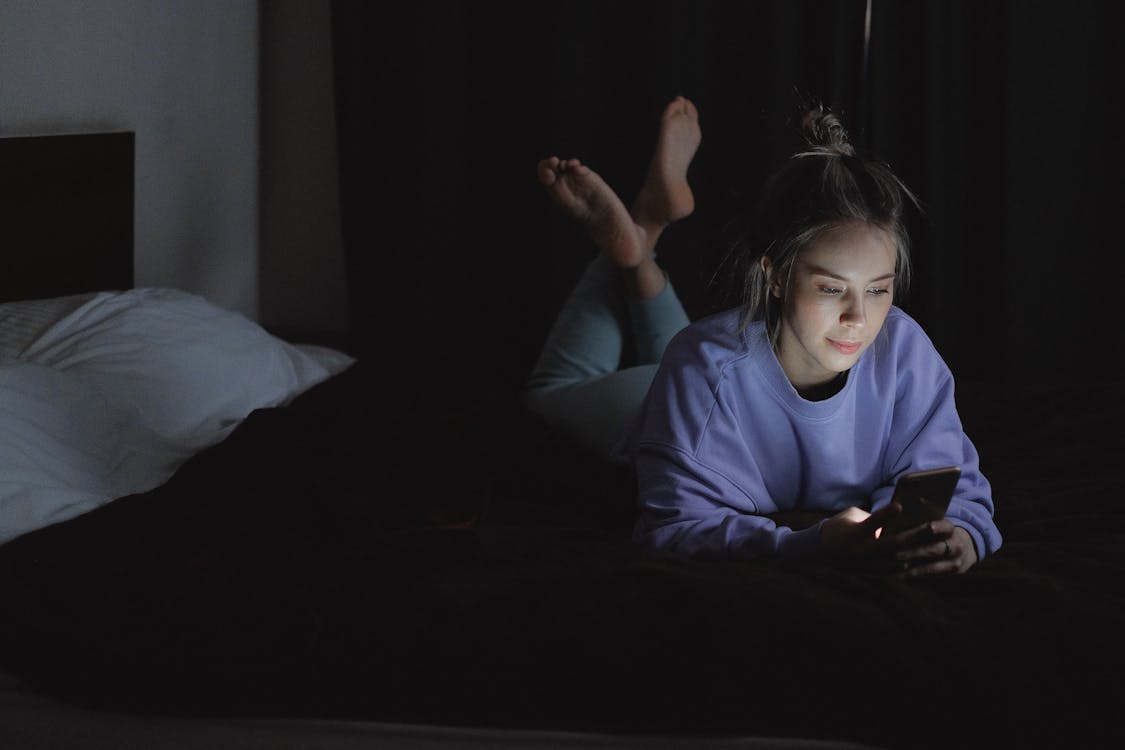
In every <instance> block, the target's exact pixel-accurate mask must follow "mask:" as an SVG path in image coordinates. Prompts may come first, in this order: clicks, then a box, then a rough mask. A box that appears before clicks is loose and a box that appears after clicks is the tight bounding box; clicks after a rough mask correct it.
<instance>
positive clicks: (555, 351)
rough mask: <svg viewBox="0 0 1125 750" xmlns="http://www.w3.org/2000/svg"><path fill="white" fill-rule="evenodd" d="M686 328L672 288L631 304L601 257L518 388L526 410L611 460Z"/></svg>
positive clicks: (580, 283) (566, 305)
mask: <svg viewBox="0 0 1125 750" xmlns="http://www.w3.org/2000/svg"><path fill="white" fill-rule="evenodd" d="M688 323H689V320H688V316H687V313H685V312H684V308H683V305H682V304H681V303H680V300H679V298H678V297H677V296H676V292H675V290H674V289H672V284H671V282H667V283H666V284H665V286H664V289H663V291H661V293H660V294H658V295H657V296H656V297H654V298H652V299H650V300H635V299H630V298H629V297H628V295H627V294H626V292H625V288H624V283H623V281H622V279H621V273H620V271H619V270H618V269H617V268H616V267H614V266H613V264H612V263H610V262H609V261H608V260H606V259H605V256H602V255H599V256H598V257H597V258H595V259H594V260H593V261H592V262H591V263H590V265H589V266H588V267H587V268H586V271H585V272H584V273H583V275H582V278H581V279H579V281H578V284H577V285H576V286H575V287H574V290H573V291H571V293H570V296H569V297H568V298H567V300H566V302H565V303H564V304H563V307H562V310H561V311H560V312H559V315H558V318H556V319H555V323H554V325H553V326H552V328H551V331H550V333H549V334H548V336H547V341H546V342H545V343H544V345H543V350H542V352H541V353H540V355H539V359H538V360H537V362H536V364H535V367H534V369H533V370H532V373H531V377H530V378H528V381H527V385H526V387H525V389H524V403H525V405H526V406H527V407H528V409H530V410H531V411H532V412H534V413H535V414H538V415H539V416H541V417H542V418H543V419H544V420H545V421H546V422H547V424H548V425H549V426H550V427H552V428H553V429H555V430H558V431H559V432H560V433H562V434H563V435H565V436H567V437H568V438H569V439H571V440H572V441H574V442H575V443H576V444H577V445H578V446H579V447H581V448H583V449H585V450H587V451H590V452H592V453H593V454H594V455H596V456H600V457H602V458H606V459H608V458H610V456H611V453H612V450H613V448H614V446H615V445H616V444H617V442H618V440H619V439H620V438H621V436H622V435H623V433H624V430H625V428H626V427H628V426H629V424H630V422H631V420H632V419H633V417H634V416H635V415H636V414H637V411H638V409H639V408H640V405H641V402H642V401H643V400H644V397H645V394H646V393H647V392H648V388H649V385H650V384H651V383H652V378H653V376H654V375H655V374H656V368H657V365H658V363H659V362H660V357H661V355H662V354H663V353H664V347H665V346H667V344H668V341H669V340H671V338H672V337H673V336H674V335H675V334H676V333H677V332H679V331H680V330H681V329H682V328H684V326H686V325H687V324H688Z"/></svg>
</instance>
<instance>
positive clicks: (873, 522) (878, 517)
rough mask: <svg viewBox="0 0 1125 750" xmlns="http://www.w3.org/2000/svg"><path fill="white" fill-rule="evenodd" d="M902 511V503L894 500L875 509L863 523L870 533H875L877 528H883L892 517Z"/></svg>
mask: <svg viewBox="0 0 1125 750" xmlns="http://www.w3.org/2000/svg"><path fill="white" fill-rule="evenodd" d="M899 513H902V505H900V504H899V503H898V502H892V503H888V504H886V505H884V506H883V507H882V508H880V509H879V510H877V511H875V512H874V513H872V514H871V515H869V516H868V517H867V520H865V521H864V522H863V524H862V526H863V528H864V529H865V530H866V531H868V532H869V533H870V534H872V535H874V533H875V530H876V529H878V528H881V527H882V526H883V524H885V523H886V522H887V521H889V520H890V519H892V518H894V517H895V516H897V515H898V514H899Z"/></svg>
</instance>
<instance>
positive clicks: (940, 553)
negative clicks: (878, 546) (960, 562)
mask: <svg viewBox="0 0 1125 750" xmlns="http://www.w3.org/2000/svg"><path fill="white" fill-rule="evenodd" d="M955 554H956V553H955V552H954V549H953V545H951V544H950V543H949V542H948V541H946V540H944V539H939V540H937V541H935V542H930V543H928V544H924V545H913V546H910V547H906V548H905V549H900V550H899V551H898V552H896V553H895V559H896V560H907V561H911V560H948V559H949V558H951V557H954V556H955Z"/></svg>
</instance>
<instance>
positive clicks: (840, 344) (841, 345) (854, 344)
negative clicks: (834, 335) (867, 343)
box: [828, 339, 863, 354]
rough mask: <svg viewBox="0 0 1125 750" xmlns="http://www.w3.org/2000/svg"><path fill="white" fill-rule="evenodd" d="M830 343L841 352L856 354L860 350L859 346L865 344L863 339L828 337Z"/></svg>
mask: <svg viewBox="0 0 1125 750" xmlns="http://www.w3.org/2000/svg"><path fill="white" fill-rule="evenodd" d="M828 343H829V344H832V346H834V347H835V348H836V351H838V352H840V354H855V353H856V352H858V351H859V347H860V346H862V345H863V342H862V341H837V340H836V339H828Z"/></svg>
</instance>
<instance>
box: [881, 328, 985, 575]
mask: <svg viewBox="0 0 1125 750" xmlns="http://www.w3.org/2000/svg"><path fill="white" fill-rule="evenodd" d="M914 325H915V326H916V325H917V324H914ZM916 335H917V337H918V339H919V340H918V341H917V345H916V346H913V347H907V348H904V349H903V350H902V351H903V354H902V356H901V357H900V361H899V362H898V365H897V366H898V386H897V392H896V396H895V408H894V418H893V423H892V429H891V435H890V439H889V442H888V446H887V452H886V461H887V466H886V471H885V475H886V476H889V477H892V478H893V480H894V481H897V480H898V478H899V477H900V476H902V475H903V474H905V473H907V472H911V471H919V470H923V469H933V468H937V467H939V466H952V465H956V466H960V467H961V478H960V480H959V481H958V483H957V487H956V488H955V489H954V492H953V499H952V500H951V501H950V503H949V509H948V511H946V518H948V519H949V520H951V521H952V522H953V524H954V525H955V526H960V527H962V528H964V529H965V530H966V531H967V532H969V536H971V537H972V539H973V543H974V545H975V546H976V551H977V558H978V559H981V560H983V559H984V558H985V557H986V556H988V555H991V554H993V553H995V552H996V550H998V549H999V548H1000V544H1001V541H1002V539H1001V536H1000V530H999V529H998V528H997V527H996V523H995V521H994V520H993V514H994V512H995V508H994V504H993V500H992V487H991V485H990V483H989V481H988V479H987V478H986V477H985V476H984V474H983V473H981V470H980V459H979V456H978V454H977V450H976V447H975V446H974V445H973V443H972V441H971V440H970V439H969V436H968V435H966V434H965V431H964V428H963V427H962V425H961V418H960V416H959V415H958V413H957V406H956V402H955V399H954V380H953V375H952V373H951V372H950V371H949V368H948V367H947V366H946V364H945V362H944V361H943V360H942V359H941V357H940V355H939V354H938V353H937V351H936V350H935V349H934V348H933V345H932V344H931V343H930V341H929V339H928V338H927V337H925V335H924V334H923V333H922V332H921V329H920V328H919V329H917V331H916ZM893 492H894V486H893V481H892V483H891V484H889V485H887V486H885V487H880V488H879V489H878V490H876V492H875V493H874V496H873V498H872V509H873V510H877V509H878V508H881V507H883V506H885V505H886V504H887V503H889V502H890V500H891V495H892V494H893Z"/></svg>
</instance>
